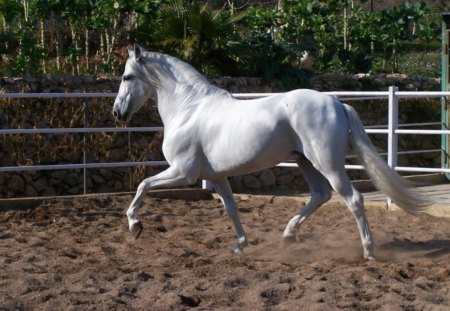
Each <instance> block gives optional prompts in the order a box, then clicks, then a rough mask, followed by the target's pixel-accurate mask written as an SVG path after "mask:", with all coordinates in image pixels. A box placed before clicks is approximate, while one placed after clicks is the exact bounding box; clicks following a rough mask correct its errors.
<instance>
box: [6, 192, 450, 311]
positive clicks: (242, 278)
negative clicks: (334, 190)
mask: <svg viewBox="0 0 450 311" xmlns="http://www.w3.org/2000/svg"><path fill="white" fill-rule="evenodd" d="M130 200H131V197H130V196H128V195H127V196H119V197H91V198H85V197H81V198H78V199H75V200H68V199H62V200H61V199H59V200H58V199H55V200H49V201H46V202H44V203H43V204H41V205H39V206H38V207H37V208H34V209H26V210H20V209H7V208H3V210H2V211H1V212H0V253H1V255H0V310H189V309H194V310H390V311H393V310H449V308H450V219H446V218H435V217H432V216H428V215H421V216H419V217H415V216H411V215H408V214H405V213H403V212H401V211H393V212H388V211H385V210H383V209H382V208H380V207H376V206H370V205H369V206H367V207H366V210H367V215H368V219H369V223H370V225H371V229H372V232H373V235H374V238H375V242H376V252H375V255H376V256H377V258H378V261H377V262H365V261H364V260H362V248H361V245H360V241H359V237H358V234H357V228H356V224H355V221H354V219H353V218H352V216H351V214H350V213H349V212H348V211H347V209H346V207H345V206H344V205H343V204H342V203H337V202H331V203H328V204H327V205H325V206H324V207H322V208H321V209H320V210H319V211H317V213H316V214H314V215H313V216H312V217H311V218H310V219H309V220H308V221H307V222H306V223H305V224H304V225H303V227H302V228H301V230H300V234H299V237H298V239H299V241H298V243H296V244H294V245H292V246H291V247H290V248H283V247H282V245H281V244H280V241H281V233H282V231H283V230H284V227H285V225H286V223H287V221H288V220H289V218H290V217H291V216H293V215H294V213H295V212H296V211H297V209H298V208H299V207H301V202H300V201H299V200H298V199H297V200H295V199H292V198H287V197H270V196H268V197H259V196H258V197H249V198H247V199H239V206H240V210H241V216H242V220H243V223H244V226H245V228H246V229H247V233H248V235H249V238H250V245H249V246H248V248H247V249H246V252H245V255H243V256H236V255H231V254H230V252H229V250H230V249H231V247H232V246H233V245H234V243H235V234H234V230H233V229H232V227H231V223H230V222H229V220H228V218H227V216H226V215H225V214H224V211H223V209H222V206H221V204H220V202H219V201H218V200H207V201H197V202H192V201H182V200H169V199H151V198H147V199H146V200H145V203H144V204H143V207H142V209H141V214H140V215H141V220H142V222H143V224H144V231H143V233H142V235H141V238H140V239H139V240H137V241H135V240H134V239H133V238H132V237H131V235H130V234H129V233H128V231H127V224H126V218H125V216H124V211H125V209H126V207H127V206H128V204H129V202H130Z"/></svg>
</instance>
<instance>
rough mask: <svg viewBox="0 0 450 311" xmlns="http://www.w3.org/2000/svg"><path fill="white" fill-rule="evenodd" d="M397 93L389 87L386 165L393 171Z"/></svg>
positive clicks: (389, 204)
mask: <svg viewBox="0 0 450 311" xmlns="http://www.w3.org/2000/svg"><path fill="white" fill-rule="evenodd" d="M397 91H398V87H396V86H390V87H389V96H388V145H387V153H388V157H387V163H388V165H389V166H390V167H391V168H392V169H393V170H395V167H396V166H397V152H398V138H397V133H396V131H397V129H398V96H397V94H396V92H397ZM391 205H392V199H391V198H390V197H388V198H387V206H388V208H391Z"/></svg>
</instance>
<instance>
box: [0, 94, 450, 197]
mask: <svg viewBox="0 0 450 311" xmlns="http://www.w3.org/2000/svg"><path fill="white" fill-rule="evenodd" d="M324 93H326V94H329V95H332V96H336V97H338V98H339V99H340V100H341V101H344V102H347V101H352V100H370V99H387V103H388V124H387V125H386V126H381V128H380V126H375V127H373V126H372V127H367V128H366V131H367V133H369V134H386V135H387V162H388V165H389V166H391V167H392V168H394V169H395V170H396V171H403V172H418V173H450V169H447V168H430V167H403V166H397V157H398V155H399V152H398V135H399V134H402V135H410V134H419V135H448V134H450V130H424V129H411V128H410V129H400V128H399V126H400V125H399V123H398V106H399V99H401V98H420V97H428V98H433V97H434V98H436V97H439V98H442V97H447V96H450V92H405V91H398V89H397V87H394V86H392V87H390V88H389V90H388V91H375V92H363V91H361V92H342V91H338V92H324ZM273 94H274V93H239V94H233V95H234V96H235V97H237V98H240V99H252V98H260V97H265V96H269V95H273ZM115 96H116V93H9V94H0V98H113V97H115ZM437 124H440V123H420V124H402V127H414V126H419V125H437ZM162 129H163V128H162V127H128V128H117V127H102V128H88V127H85V128H37V129H0V134H3V135H6V134H24V135H27V134H67V133H98V132H128V133H131V132H157V131H161V130H162ZM419 152H442V150H441V149H435V150H422V151H409V152H402V154H407V153H419ZM161 165H167V162H165V161H143V162H109V163H86V156H85V155H84V156H83V163H74V164H53V165H31V166H6V167H0V172H17V171H36V170H60V169H83V170H84V192H85V193H86V170H87V169H90V168H106V167H108V168H112V167H131V166H161ZM279 166H283V167H289V166H296V164H295V163H281V164H279ZM346 168H347V169H363V167H362V166H360V165H346ZM204 186H205V183H204Z"/></svg>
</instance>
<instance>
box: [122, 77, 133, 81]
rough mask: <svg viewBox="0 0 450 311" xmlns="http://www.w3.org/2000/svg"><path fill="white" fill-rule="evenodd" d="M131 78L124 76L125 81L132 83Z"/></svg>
mask: <svg viewBox="0 0 450 311" xmlns="http://www.w3.org/2000/svg"><path fill="white" fill-rule="evenodd" d="M131 78H132V77H131V76H123V77H122V79H123V81H130V80H131Z"/></svg>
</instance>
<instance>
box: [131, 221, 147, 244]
mask: <svg viewBox="0 0 450 311" xmlns="http://www.w3.org/2000/svg"><path fill="white" fill-rule="evenodd" d="M142 229H144V227H143V226H142V223H141V222H140V221H139V220H138V221H137V222H135V223H134V224H133V225H132V226H131V228H130V231H131V234H132V235H133V236H134V238H135V239H136V240H137V239H138V238H139V236H140V235H141V233H142Z"/></svg>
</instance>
